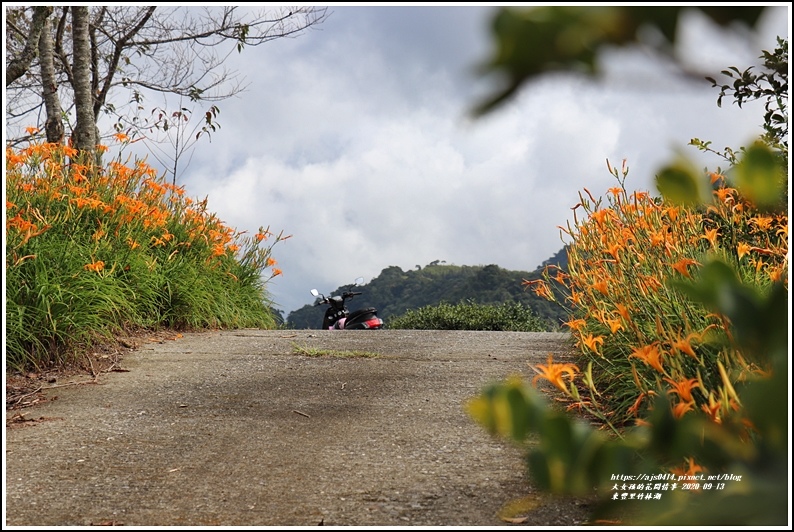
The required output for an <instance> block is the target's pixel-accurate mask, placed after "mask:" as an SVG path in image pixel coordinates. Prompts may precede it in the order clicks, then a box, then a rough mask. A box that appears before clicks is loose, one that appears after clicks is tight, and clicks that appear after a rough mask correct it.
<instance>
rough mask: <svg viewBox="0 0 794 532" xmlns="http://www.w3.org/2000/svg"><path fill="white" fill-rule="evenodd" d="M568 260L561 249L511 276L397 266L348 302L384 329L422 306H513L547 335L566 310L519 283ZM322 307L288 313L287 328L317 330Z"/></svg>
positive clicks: (493, 269) (495, 270)
mask: <svg viewBox="0 0 794 532" xmlns="http://www.w3.org/2000/svg"><path fill="white" fill-rule="evenodd" d="M567 258H568V255H567V252H566V250H565V248H563V249H561V250H560V251H559V252H558V253H557V254H555V255H554V256H553V257H551V258H550V259H548V260H546V261H544V262H543V264H542V265H541V266H540V267H539V268H538V269H537V270H535V271H534V272H525V271H511V270H505V269H503V268H500V267H499V266H497V265H495V264H490V265H488V266H456V265H448V264H443V263H441V261H433V262H431V263H430V264H428V265H427V266H425V267H419V266H417V269H416V270H407V271H403V269H402V268H400V267H399V266H389V267H388V268H385V269H384V270H383V271H382V272H381V273H380V275H378V276H377V277H375V278H374V279H372V281H370V282H369V283H368V284H366V285H364V286H360V287H355V291H357V292H362V295H360V296H356V297H354V298H353V299H350V300H348V308H349V309H350V310H351V311H353V310H356V309H359V308H363V307H375V308H377V309H378V315H379V316H380V317H381V318H383V320H384V321H385V322H386V326H387V327H388V325H389V318H390V317H396V316H399V315H401V314H403V313H405V312H406V311H407V310H409V309H418V308H420V307H424V306H428V305H437V304H439V303H442V302H445V303H450V304H457V303H461V302H472V303H475V304H480V305H486V304H500V303H504V302H508V301H518V302H521V303H523V304H525V305H527V306H529V307H530V308H531V309H532V310H533V311H534V312H535V313H536V314H537V315H538V316H540V317H542V318H544V319H546V320H548V321H549V330H556V328H558V327H559V324H560V322H561V321H565V320H567V319H568V317H567V315H566V310H565V309H564V308H562V307H561V306H560V305H559V304H557V303H553V302H550V301H547V300H545V299H543V298H540V297H538V296H536V295H535V294H534V292H532V290H528V289H525V287H524V286H523V284H522V283H523V281H524V280H525V279H527V280H534V279H538V278H540V274H541V271H542V269H543V267H544V266H546V265H547V264H556V265H557V266H559V267H560V268H562V269H565V268H567V266H568V261H567ZM353 289H354V287H353V285H345V286H340V287H339V288H338V289H336V290H335V291H333V292H332V293H330V294H325V295H339V294H341V293H342V292H344V291H351V290H353ZM326 308H327V306H324V305H323V306H314V305H312V304H310V305H304V306H303V307H301V308H299V309H297V310H295V311H293V312H290V314H289V316H287V326H288V327H290V328H294V329H317V328H319V327H320V324H321V323H322V318H323V314H324V312H325V309H326Z"/></svg>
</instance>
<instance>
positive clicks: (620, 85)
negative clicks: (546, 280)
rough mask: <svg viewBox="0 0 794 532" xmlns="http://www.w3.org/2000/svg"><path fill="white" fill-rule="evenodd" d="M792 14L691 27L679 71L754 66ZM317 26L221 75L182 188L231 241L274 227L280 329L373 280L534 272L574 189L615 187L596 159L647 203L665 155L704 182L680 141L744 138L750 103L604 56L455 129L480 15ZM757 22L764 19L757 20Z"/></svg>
mask: <svg viewBox="0 0 794 532" xmlns="http://www.w3.org/2000/svg"><path fill="white" fill-rule="evenodd" d="M788 9H789V8H788V7H786V6H783V7H778V8H774V10H773V11H772V12H770V13H767V14H768V15H771V16H769V17H768V19H767V20H766V21H765V22H764V24H763V28H764V29H763V31H762V32H761V34H760V35H758V36H751V38H749V39H742V38H739V37H736V36H735V35H733V34H726V33H724V32H722V31H721V30H719V29H716V28H713V27H711V26H710V25H709V24H708V23H706V22H705V21H703V20H701V19H700V18H698V17H695V16H693V17H689V18H688V19H687V22H686V24H685V29H686V33H685V35H684V38H683V42H684V43H685V51H686V54H685V55H686V56H687V57H688V60H689V61H690V63H691V66H693V67H699V68H705V69H711V71H712V72H715V73H716V72H718V71H719V70H721V69H723V68H725V67H727V66H730V65H735V66H737V67H739V68H741V69H743V68H745V67H746V66H749V65H751V64H755V63H757V58H758V56H759V55H760V51H761V50H762V49H766V50H772V49H773V48H774V45H775V36H776V35H785V36H788V31H789V28H788V22H787V21H788V20H789V18H790V16H789V15H790V13H788V12H787V11H788ZM330 11H331V14H330V17H329V18H328V19H327V21H325V22H324V23H323V24H322V25H320V26H318V27H316V28H315V29H313V30H311V31H308V32H307V33H305V34H303V35H301V36H299V37H297V38H294V39H281V40H277V41H272V42H270V43H267V44H264V45H262V46H260V47H256V48H247V49H246V50H244V52H243V53H242V54H239V55H238V54H232V57H231V58H230V59H229V63H228V66H229V67H230V68H232V69H236V70H238V71H239V72H240V73H241V74H242V75H244V77H245V79H246V82H247V85H248V88H247V90H246V91H245V92H244V93H242V94H241V95H240V96H239V97H236V98H234V99H231V100H228V101H224V102H222V103H220V104H219V107H220V109H221V113H220V115H219V116H218V118H217V121H218V123H219V124H220V125H221V129H220V130H219V131H218V132H216V133H215V134H214V135H213V137H212V140H211V142H206V141H203V142H202V143H200V144H199V145H198V149H197V150H196V151H195V152H194V153H193V156H192V159H191V161H190V165H189V166H188V167H187V168H186V170H185V172H184V173H182V174H181V175H180V177H179V183H180V184H183V185H185V186H186V188H187V192H188V194H189V195H191V196H196V197H201V198H203V197H204V196H208V198H209V208H210V210H212V211H214V212H216V213H217V214H218V215H219V217H220V218H221V219H223V220H224V221H225V222H226V223H227V224H229V225H231V226H233V227H235V228H237V229H239V230H249V231H252V232H255V231H256V230H257V228H258V227H259V226H268V225H269V226H270V227H271V229H272V230H275V231H276V232H278V231H280V230H283V231H284V233H285V234H291V235H293V236H292V238H291V239H289V240H287V241H285V242H283V243H280V244H279V245H277V246H276V247H275V248H274V257H275V258H276V259H277V260H278V262H279V267H280V268H281V269H282V270H283V272H284V274H283V276H281V277H279V278H276V279H274V280H273V281H272V282H271V283H270V284H269V287H270V292H271V295H272V296H273V298H274V299H275V301H276V303H277V304H278V305H279V308H280V309H281V310H282V311H283V312H284V315H285V316H286V315H287V314H288V313H289V312H290V311H292V310H295V309H297V308H299V307H301V306H303V305H305V304H309V303H312V302H313V301H314V298H313V297H312V296H311V295H310V294H309V290H310V289H311V288H318V289H319V290H320V291H321V292H325V293H328V292H330V291H331V290H333V289H335V288H336V287H338V286H340V285H342V284H347V283H351V282H352V281H353V280H354V279H355V278H356V277H358V276H363V277H364V278H365V279H366V281H369V280H371V279H372V278H373V277H375V276H377V275H378V274H379V273H380V271H381V270H382V269H383V268H385V267H388V266H400V267H401V268H403V269H406V270H407V269H414V268H415V267H416V266H417V265H422V266H424V265H426V264H428V263H429V262H431V261H434V260H443V261H446V262H447V263H451V264H458V265H486V264H497V265H499V266H501V267H503V268H508V269H513V270H533V269H534V268H536V267H537V266H538V265H539V264H540V263H541V262H543V261H544V260H546V259H547V258H549V257H550V256H551V255H553V254H554V253H556V252H557V251H558V250H559V249H560V248H561V247H562V245H563V243H564V241H563V240H562V239H561V235H560V231H559V229H558V226H564V225H565V224H566V223H567V222H568V221H569V220H571V217H572V214H571V213H572V211H571V207H572V206H574V205H575V204H576V203H577V202H578V193H579V191H581V190H582V188H583V187H586V188H588V189H589V190H590V191H591V192H592V193H593V194H595V195H596V196H598V195H601V194H605V193H606V190H607V189H608V188H609V187H612V186H615V185H616V181H615V180H614V178H613V177H612V176H611V175H610V174H609V173H608V171H607V167H606V162H605V161H606V160H607V159H609V160H610V161H612V162H613V163H614V164H616V165H620V162H621V160H622V159H624V158H625V159H627V160H628V165H629V167H630V174H629V178H628V180H627V183H626V185H627V188H629V189H631V190H650V191H655V189H654V188H653V176H654V174H655V172H656V171H657V170H658V169H659V167H660V165H662V164H663V163H664V162H666V161H669V160H670V159H671V157H672V156H673V155H674V154H675V153H676V150H683V152H684V153H686V154H687V155H689V156H691V157H693V158H695V159H696V160H697V161H702V165H703V166H707V165H708V166H710V167H715V166H717V165H719V164H720V162H721V161H719V160H718V159H716V158H714V157H711V158H709V157H705V154H700V153H699V152H697V151H696V150H695V148H693V147H688V146H687V143H688V142H689V140H690V139H691V138H693V137H697V138H700V139H703V140H711V141H712V142H713V146H714V147H717V148H722V147H725V146H731V147H734V148H736V147H739V146H741V145H746V144H747V143H748V142H749V141H750V140H751V139H752V138H753V137H754V136H755V135H757V134H758V133H760V131H761V129H760V124H761V123H762V120H763V119H762V113H761V111H760V107H759V106H747V107H746V108H745V109H744V110H739V109H738V108H737V107H736V106H735V105H732V104H729V103H728V100H727V99H726V105H725V106H724V107H723V108H718V107H717V105H716V98H717V95H718V93H717V91H716V89H713V88H711V87H710V84H709V83H708V82H706V81H703V82H702V83H698V84H694V83H691V82H685V81H682V80H678V79H674V78H673V77H672V75H671V73H670V70H669V68H667V67H665V66H664V65H663V64H661V63H659V62H658V61H657V60H655V59H653V58H652V57H651V56H649V55H647V54H646V53H644V52H642V51H633V52H613V53H611V54H609V55H608V56H606V57H604V65H605V67H606V71H607V76H606V79H605V80H604V81H603V82H601V83H598V84H597V83H594V82H590V81H586V80H581V79H577V78H573V77H570V76H563V77H554V78H545V79H542V80H540V81H538V82H535V83H533V84H531V85H527V86H526V87H525V88H524V89H523V91H522V92H521V94H520V95H519V97H518V98H516V99H515V100H513V101H511V102H510V103H509V104H508V105H505V106H503V107H501V108H499V109H498V110H497V111H495V112H493V113H492V114H490V115H488V116H486V117H484V118H482V119H479V120H476V121H471V120H469V119H468V118H467V112H468V110H469V109H470V108H471V107H472V106H474V104H475V103H477V102H478V101H479V96H480V95H482V94H485V93H488V92H490V90H492V89H493V87H494V85H492V83H493V81H494V80H490V79H487V78H480V77H478V76H477V75H476V74H475V68H476V67H477V65H479V64H480V63H482V62H483V61H485V60H486V59H487V58H488V56H489V53H490V51H491V44H492V43H491V40H490V36H489V32H488V27H489V20H490V18H491V16H492V15H493V8H491V7H426V6H424V7H423V6H415V7H410V6H404V7H393V6H369V7H338V6H337V7H331V8H330ZM767 11H770V10H767Z"/></svg>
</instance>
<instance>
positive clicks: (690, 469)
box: [670, 456, 706, 477]
mask: <svg viewBox="0 0 794 532" xmlns="http://www.w3.org/2000/svg"><path fill="white" fill-rule="evenodd" d="M705 471H706V470H705V468H704V467H703V466H700V465H698V464H696V463H695V459H694V458H692V457H691V456H690V457H689V460H688V463H687V467H686V469H684V468H683V467H676V468H673V469H672V471H670V472H671V473H673V474H674V475H676V476H686V477H691V476H695V475H697V474H698V473H703V472H705Z"/></svg>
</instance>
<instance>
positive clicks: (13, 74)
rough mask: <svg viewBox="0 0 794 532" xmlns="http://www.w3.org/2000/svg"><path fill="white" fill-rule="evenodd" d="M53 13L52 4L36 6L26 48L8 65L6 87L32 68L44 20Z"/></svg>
mask: <svg viewBox="0 0 794 532" xmlns="http://www.w3.org/2000/svg"><path fill="white" fill-rule="evenodd" d="M51 13H52V7H51V6H35V7H34V8H33V19H32V20H31V21H30V33H28V40H27V42H25V48H24V49H23V50H22V53H21V54H19V57H15V58H14V59H12V60H11V62H10V63H8V66H7V67H6V87H8V86H9V85H10V84H11V83H13V82H14V81H16V80H17V79H19V78H21V77H22V76H23V75H24V74H25V72H27V71H28V69H29V68H30V64H31V63H32V62H33V59H35V57H36V45H37V44H38V42H39V36H40V35H41V33H42V28H43V27H44V22H45V21H47V20H49V16H50V14H51Z"/></svg>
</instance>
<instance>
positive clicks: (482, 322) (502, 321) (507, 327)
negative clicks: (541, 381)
mask: <svg viewBox="0 0 794 532" xmlns="http://www.w3.org/2000/svg"><path fill="white" fill-rule="evenodd" d="M388 327H389V328H391V329H425V330H458V331H460V330H467V331H528V332H541V331H548V330H550V328H551V325H550V324H549V323H547V322H546V321H545V320H543V319H542V318H540V317H538V316H537V315H536V314H535V313H534V312H532V310H531V309H530V308H529V307H527V306H524V305H522V304H521V303H517V302H505V303H502V304H499V305H478V304H475V303H473V302H470V301H469V302H461V303H458V304H455V305H453V304H450V303H440V304H438V305H435V306H426V307H421V308H419V309H415V310H409V311H407V312H406V313H405V314H403V315H402V316H397V317H395V318H392V319H391V320H389V323H388Z"/></svg>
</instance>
